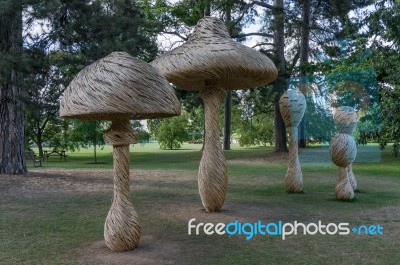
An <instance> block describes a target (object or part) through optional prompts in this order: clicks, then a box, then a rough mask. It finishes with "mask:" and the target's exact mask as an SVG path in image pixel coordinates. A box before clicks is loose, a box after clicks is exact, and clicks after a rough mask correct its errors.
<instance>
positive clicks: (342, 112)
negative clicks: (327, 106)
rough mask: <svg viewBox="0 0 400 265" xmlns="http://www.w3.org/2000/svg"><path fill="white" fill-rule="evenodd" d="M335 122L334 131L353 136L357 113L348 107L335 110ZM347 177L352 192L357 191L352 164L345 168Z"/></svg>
mask: <svg viewBox="0 0 400 265" xmlns="http://www.w3.org/2000/svg"><path fill="white" fill-rule="evenodd" d="M333 118H334V120H335V125H336V129H337V130H338V132H339V133H344V134H348V135H350V136H352V135H353V133H354V131H355V130H356V127H357V112H356V111H355V110H354V108H352V107H349V106H343V107H339V108H337V109H336V112H335V115H334V116H333ZM347 176H348V179H349V182H350V185H351V187H352V188H353V190H354V191H356V190H357V180H356V177H355V176H354V173H353V164H352V163H350V164H349V165H348V166H347Z"/></svg>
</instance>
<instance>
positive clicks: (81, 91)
mask: <svg viewBox="0 0 400 265" xmlns="http://www.w3.org/2000/svg"><path fill="white" fill-rule="evenodd" d="M121 114H129V115H130V117H131V118H132V119H149V118H161V117H168V116H174V115H179V114H180V104H179V101H178V99H177V98H176V95H175V93H174V90H173V89H172V87H171V86H170V85H169V83H168V81H167V80H166V79H165V78H164V77H163V76H162V75H161V73H160V72H159V71H158V70H156V69H155V68H154V67H152V66H151V65H149V64H147V63H146V62H144V61H142V60H140V59H137V58H133V57H131V56H130V55H129V54H127V53H126V52H113V53H111V54H110V55H108V56H106V57H104V58H102V59H100V60H98V61H96V62H94V63H93V64H91V65H89V66H87V67H85V68H84V69H83V70H82V71H80V72H79V73H78V74H77V75H76V77H75V78H74V79H73V80H72V82H71V83H70V85H69V86H68V88H67V89H66V91H65V92H64V96H63V98H62V99H61V106H60V116H61V117H64V118H75V119H94V120H114V119H118V117H119V116H120V115H121Z"/></svg>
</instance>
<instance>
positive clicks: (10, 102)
mask: <svg viewBox="0 0 400 265" xmlns="http://www.w3.org/2000/svg"><path fill="white" fill-rule="evenodd" d="M22 10H23V6H22V1H19V0H8V1H2V3H1V8H0V57H1V58H2V59H1V61H0V174H24V173H26V172H27V169H26V164H25V152H24V114H23V102H22V99H21V86H20V80H19V76H20V71H21V65H23V52H22Z"/></svg>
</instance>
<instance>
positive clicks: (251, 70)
mask: <svg viewBox="0 0 400 265" xmlns="http://www.w3.org/2000/svg"><path fill="white" fill-rule="evenodd" d="M151 64H152V65H153V66H154V67H156V68H157V69H159V70H160V72H161V73H163V74H164V75H165V77H166V78H167V79H168V80H169V81H170V82H172V83H174V84H175V85H177V86H178V87H181V88H183V89H186V90H192V91H198V90H202V89H203V88H204V87H206V86H207V82H208V81H209V80H212V82H213V84H214V85H215V86H216V87H219V88H222V89H225V90H230V89H242V88H251V87H257V86H262V85H264V84H266V83H269V82H271V81H273V80H275V79H276V77H277V75H278V71H277V69H276V68H275V65H274V63H273V62H272V61H271V60H270V59H269V58H268V57H267V56H265V55H263V54H262V53H260V52H258V51H256V50H254V49H251V48H249V47H246V46H244V45H242V44H240V43H237V42H235V41H233V40H232V39H230V37H229V34H228V30H227V29H226V27H225V25H224V23H223V22H222V21H221V20H219V19H217V18H213V17H205V18H203V19H201V20H199V22H198V23H197V25H196V27H195V29H194V32H193V34H192V36H191V37H190V38H189V40H188V41H187V42H186V43H184V44H183V45H182V46H180V47H178V48H176V49H174V50H172V51H170V52H168V53H165V54H163V55H161V56H160V57H159V58H157V59H156V60H154V61H153V62H151Z"/></svg>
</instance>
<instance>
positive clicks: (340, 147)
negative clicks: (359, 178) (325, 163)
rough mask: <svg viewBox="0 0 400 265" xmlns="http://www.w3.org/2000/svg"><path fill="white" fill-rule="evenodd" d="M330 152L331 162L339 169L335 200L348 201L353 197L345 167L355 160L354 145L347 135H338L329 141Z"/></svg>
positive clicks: (355, 149) (355, 151) (355, 148)
mask: <svg viewBox="0 0 400 265" xmlns="http://www.w3.org/2000/svg"><path fill="white" fill-rule="evenodd" d="M330 151H331V155H332V161H333V163H335V164H336V165H337V166H338V167H340V169H339V179H338V183H337V185H336V188H335V194H336V198H337V199H340V200H350V199H352V198H353V197H354V190H353V187H352V186H351V183H350V180H349V176H348V169H347V166H348V165H350V164H351V163H352V162H353V161H354V160H355V158H356V155H357V147H356V143H355V141H354V139H353V137H351V136H350V135H348V134H339V135H337V136H334V137H333V138H332V140H331V145H330Z"/></svg>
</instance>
